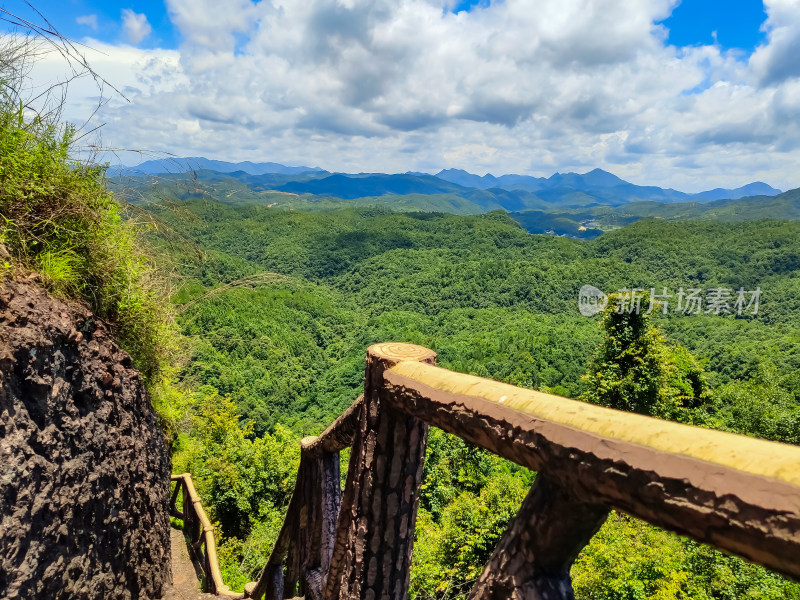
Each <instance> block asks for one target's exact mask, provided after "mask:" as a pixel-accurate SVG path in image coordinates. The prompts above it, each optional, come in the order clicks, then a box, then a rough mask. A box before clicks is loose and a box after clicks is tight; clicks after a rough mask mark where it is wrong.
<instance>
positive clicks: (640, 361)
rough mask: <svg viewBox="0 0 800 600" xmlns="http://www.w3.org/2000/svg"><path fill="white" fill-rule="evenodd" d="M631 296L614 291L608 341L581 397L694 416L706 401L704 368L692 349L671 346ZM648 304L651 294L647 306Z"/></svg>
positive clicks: (606, 315) (668, 415)
mask: <svg viewBox="0 0 800 600" xmlns="http://www.w3.org/2000/svg"><path fill="white" fill-rule="evenodd" d="M630 299H631V296H630V295H629V296H628V297H626V296H625V295H624V294H619V295H617V294H611V295H610V296H609V302H608V305H607V306H606V308H605V310H604V311H603V321H602V326H603V330H604V338H603V343H602V345H601V346H600V349H599V350H598V353H597V355H596V356H595V357H594V358H593V360H592V362H591V364H590V366H589V372H588V373H587V374H586V375H585V376H584V378H583V381H584V385H585V387H586V391H584V393H583V394H582V395H581V399H582V400H585V401H586V402H591V403H593V404H600V405H601V406H608V407H610V408H616V409H619V410H627V411H632V412H637V413H641V414H645V415H650V416H653V417H661V418H664V419H674V420H682V421H690V420H691V416H690V411H691V410H692V409H695V408H697V407H698V406H700V404H701V403H702V402H703V401H704V400H705V398H706V396H707V394H708V390H707V385H706V382H705V375H704V373H703V369H702V367H701V366H700V364H699V363H698V362H697V360H696V359H695V358H694V357H693V356H692V355H691V354H690V353H689V351H688V350H686V348H684V347H682V346H680V345H674V346H670V345H669V344H668V343H667V341H666V338H665V337H664V335H663V334H662V333H661V332H660V331H659V330H658V329H657V328H655V327H653V326H652V325H651V322H650V315H649V314H647V312H646V310H645V309H644V308H642V309H641V310H637V309H636V307H634V306H629V305H628V304H629V301H630ZM647 305H648V297H647V294H645V295H644V297H643V299H642V307H644V306H647Z"/></svg>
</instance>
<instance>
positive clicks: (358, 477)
mask: <svg viewBox="0 0 800 600" xmlns="http://www.w3.org/2000/svg"><path fill="white" fill-rule="evenodd" d="M404 360H411V361H419V362H426V363H429V364H434V363H435V360H436V353H435V352H433V351H431V350H428V349H427V348H423V347H422V346H414V345H411V344H393V343H388V344H376V345H374V346H371V347H370V348H369V350H368V351H367V361H366V363H367V364H366V375H365V382H364V403H363V405H362V407H361V414H360V421H359V423H360V427H359V429H358V430H357V431H356V434H355V437H354V440H353V449H352V454H351V458H350V465H349V468H348V473H347V483H346V486H345V492H344V496H343V498H342V507H341V510H340V512H339V519H338V522H337V526H336V540H335V544H334V550H333V556H332V559H331V566H330V571H329V575H328V579H327V582H326V588H325V598H326V600H340V599H342V600H361V599H372V598H375V599H379V598H380V599H393V600H403V599H404V598H405V596H406V594H407V592H408V585H409V573H410V567H411V551H412V546H413V542H414V525H415V521H416V515H417V504H418V501H419V486H420V484H421V482H422V465H423V461H424V458H425V446H426V443H427V434H428V426H427V425H425V424H424V423H423V422H421V421H419V420H417V419H416V418H414V417H411V416H409V415H407V414H405V413H403V412H400V411H398V410H395V409H393V408H392V407H391V406H390V404H389V402H388V401H387V394H388V392H387V390H386V389H385V387H384V383H383V373H384V371H385V370H386V369H388V368H390V367H392V366H394V365H395V364H397V363H398V362H400V361H404Z"/></svg>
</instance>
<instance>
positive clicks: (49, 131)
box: [0, 48, 173, 380]
mask: <svg viewBox="0 0 800 600" xmlns="http://www.w3.org/2000/svg"><path fill="white" fill-rule="evenodd" d="M7 56H8V55H6V58H7ZM3 58H4V57H3V56H2V48H0V244H3V245H4V246H5V247H6V249H7V250H8V253H9V254H10V255H11V257H12V260H11V261H10V264H9V262H8V261H5V262H3V261H0V278H2V277H10V276H13V273H14V272H15V269H18V268H20V267H22V268H24V269H27V270H31V271H35V272H37V273H39V274H40V277H41V279H42V281H43V283H44V284H45V286H46V287H47V288H48V289H49V290H50V291H51V292H52V293H53V294H55V295H57V296H60V297H62V298H72V299H82V300H84V301H85V302H86V303H88V305H89V306H90V308H91V309H92V310H93V311H94V312H95V314H97V315H98V316H99V317H101V318H102V319H104V320H106V321H108V322H109V323H110V324H111V325H112V326H113V327H114V328H115V330H116V333H117V337H118V339H119V341H120V343H121V344H122V346H123V347H124V348H125V349H126V350H127V351H128V352H129V353H130V354H131V355H132V357H133V359H134V361H135V363H136V366H137V367H138V368H139V369H140V370H141V371H142V373H143V375H144V376H145V378H146V379H147V380H152V378H153V377H154V376H155V375H156V374H157V373H158V371H159V370H160V369H161V367H162V365H163V364H165V358H166V356H167V354H168V352H169V346H170V340H172V339H173V336H172V335H171V327H170V318H169V308H168V306H169V304H168V301H167V294H166V286H165V285H164V280H163V278H161V277H160V276H159V275H158V273H157V271H156V270H155V268H154V266H153V265H152V264H151V263H150V261H149V260H148V258H147V256H146V254H145V252H144V251H143V247H144V246H143V244H142V241H141V238H140V237H139V235H138V232H137V231H136V229H135V226H134V225H133V224H132V223H131V222H129V221H126V220H124V219H123V218H122V208H121V206H120V205H119V204H118V203H117V202H116V201H115V200H114V198H113V195H112V194H111V193H110V192H109V191H108V189H107V188H106V185H105V179H104V173H105V167H104V166H101V165H93V164H85V163H81V162H78V161H75V160H72V159H71V157H70V151H71V148H72V145H73V142H74V139H75V130H74V128H73V127H72V126H70V125H67V124H62V123H60V122H58V121H57V119H56V118H54V117H53V115H57V114H59V112H58V111H55V112H54V111H52V110H50V111H47V112H46V113H42V112H36V111H31V109H30V107H29V106H26V104H25V103H24V102H22V101H21V100H20V98H19V94H18V93H17V89H18V87H17V86H14V85H12V84H11V83H10V78H9V77H4V75H9V74H11V75H15V73H14V72H12V71H11V69H10V68H9V67H8V65H9V64H10V62H9V61H8V60H3ZM17 80H18V78H17ZM43 115H44V116H43Z"/></svg>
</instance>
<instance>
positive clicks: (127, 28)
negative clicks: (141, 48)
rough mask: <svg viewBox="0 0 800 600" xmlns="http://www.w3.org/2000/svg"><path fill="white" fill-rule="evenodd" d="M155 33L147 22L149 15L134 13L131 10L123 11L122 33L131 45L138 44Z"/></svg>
mask: <svg viewBox="0 0 800 600" xmlns="http://www.w3.org/2000/svg"><path fill="white" fill-rule="evenodd" d="M151 31H153V28H152V27H151V26H150V23H149V22H148V21H147V15H144V14H139V13H135V12H133V11H132V10H131V9H130V8H123V9H122V32H123V34H124V35H125V39H126V40H128V41H129V42H130V43H131V44H138V43H139V42H141V41H142V40H143V39H144V38H146V37H147V36H148V35H150V32H151Z"/></svg>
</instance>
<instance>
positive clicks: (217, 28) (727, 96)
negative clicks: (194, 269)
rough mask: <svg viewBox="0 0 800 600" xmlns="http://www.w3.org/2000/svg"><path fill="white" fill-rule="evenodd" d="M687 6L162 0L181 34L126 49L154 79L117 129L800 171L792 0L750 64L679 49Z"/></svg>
mask: <svg viewBox="0 0 800 600" xmlns="http://www.w3.org/2000/svg"><path fill="white" fill-rule="evenodd" d="M676 4H677V0H648V1H642V2H630V3H622V2H618V1H616V0H539V1H538V2H536V3H535V4H532V3H531V2H530V1H529V0H504V1H496V2H491V3H488V2H483V3H481V5H480V7H476V8H474V9H473V10H472V11H470V12H465V11H462V12H459V13H458V14H453V13H452V12H451V11H450V10H449V8H451V6H452V2H449V0H347V1H345V0H307V1H306V2H295V1H289V0H272V1H269V0H262V1H261V2H255V3H254V2H251V1H250V0H232V1H231V2H228V3H221V2H218V1H217V0H167V7H168V10H169V14H170V18H171V19H172V21H173V23H174V24H175V26H176V27H177V28H178V29H179V31H180V34H181V39H182V40H183V41H182V45H181V47H180V49H179V50H178V51H170V52H166V51H163V52H159V51H150V53H149V54H147V55H146V58H145V55H142V56H141V57H140V59H139V62H138V63H135V64H136V66H134V64H133V63H130V62H128V63H126V64H127V65H128V67H127V68H128V69H130V71H126V72H130V73H131V76H133V79H134V80H135V81H132V82H130V83H129V84H130V85H131V86H132V87H133V88H136V89H137V90H141V93H138V94H137V95H136V97H135V98H134V99H133V102H132V103H130V104H127V103H125V104H123V103H117V104H114V105H113V106H109V107H108V108H107V109H106V110H104V112H103V114H102V115H101V116H102V117H104V118H106V119H107V121H108V123H109V124H108V126H107V131H106V133H105V137H106V139H108V138H109V137H111V136H113V138H114V143H115V144H116V145H124V146H129V147H130V146H133V147H147V148H151V149H154V150H168V151H172V152H176V153H178V154H186V155H197V154H205V155H208V156H211V157H217V158H224V159H229V160H246V159H249V160H274V161H278V162H280V161H284V162H291V163H301V164H318V165H320V166H323V167H325V168H328V169H337V170H347V171H406V170H437V169H439V168H443V167H460V168H466V169H469V170H471V171H473V172H479V173H484V172H487V171H491V172H493V173H495V174H501V173H509V172H518V173H531V174H537V175H549V174H550V173H552V172H553V171H554V170H560V171H566V170H579V171H580V170H589V169H591V168H594V167H602V168H606V169H608V170H611V171H613V172H615V173H617V174H619V175H620V176H622V177H627V178H629V179H631V180H633V181H636V182H640V183H652V184H658V185H667V186H673V187H677V188H683V189H686V190H688V191H692V190H699V189H708V188H709V187H716V186H717V185H726V186H736V185H741V184H743V183H746V182H749V181H752V180H755V179H763V180H766V181H768V182H769V183H772V184H773V185H776V186H778V187H784V188H788V187H796V186H798V185H800V181H797V175H796V165H797V163H798V160H799V159H800V148H799V147H798V146H800V143H798V141H797V140H799V139H800V136H799V135H798V133H800V132H798V122H800V120H799V119H798V115H799V114H800V104H798V100H797V98H798V97H800V94H798V91H800V90H798V85H799V84H798V75H800V67H798V66H797V65H798V64H800V63H798V62H797V61H796V60H794V56H797V55H798V54H797V52H798V48H797V45H798V40H800V6H799V5H798V2H797V1H796V0H767V2H766V9H767V12H768V16H769V19H768V21H767V23H766V28H767V39H766V41H765V43H764V44H763V45H762V46H761V47H759V48H758V49H757V50H756V52H755V53H754V54H753V55H752V57H749V58H748V57H747V56H744V55H742V54H741V53H736V52H726V51H724V50H722V49H721V48H720V47H719V46H717V45H709V46H699V47H689V48H675V47H672V46H669V45H668V44H667V42H666V40H667V33H668V32H667V31H666V30H665V29H664V27H663V26H662V25H658V23H659V22H660V21H662V20H663V19H664V18H665V17H666V16H668V15H669V14H670V12H671V11H672V10H673V9H674V7H675V5H676ZM133 16H136V17H137V18H138V17H141V20H137V21H136V22H137V23H140V25H141V26H140V27H139V29H137V30H136V31H138V32H139V33H137V34H136V35H142V32H144V31H145V30H146V33H149V29H150V28H149V24H147V21H146V18H144V15H135V14H134V13H131V19H133ZM146 33H144V35H146ZM135 37H136V36H133V37H132V38H131V41H133V39H135ZM141 39H143V35H142V37H139V38H138V41H141ZM108 51H109V52H110V53H111V57H114V56H116V54H115V53H116V52H117V51H118V50H116V49H113V48H111V49H109V50H108ZM148 61H151V62H148ZM152 61H155V62H152ZM159 61H160V62H159ZM137 68H138V69H141V70H140V71H138V72H136V73H135V74H134V70H135V69H137ZM113 74H114V71H113V70H111V71H109V75H113ZM154 79H158V81H159V83H158V84H155V83H154V82H153V80H154ZM126 83H127V82H126Z"/></svg>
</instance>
